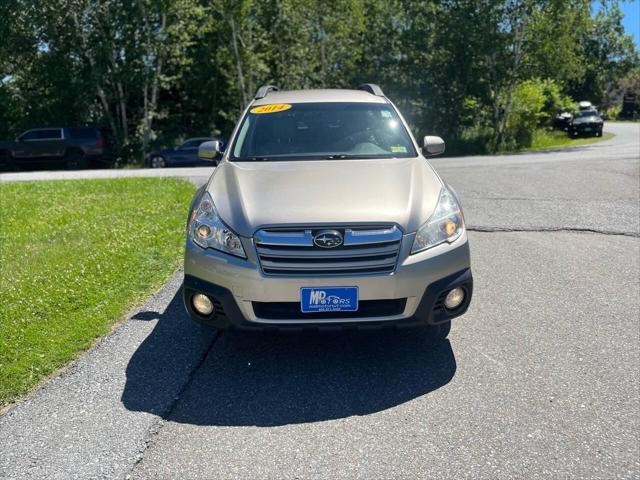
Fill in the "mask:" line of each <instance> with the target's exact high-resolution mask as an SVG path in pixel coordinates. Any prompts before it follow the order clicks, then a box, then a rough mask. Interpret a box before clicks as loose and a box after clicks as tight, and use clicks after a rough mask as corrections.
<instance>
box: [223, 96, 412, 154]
mask: <svg viewBox="0 0 640 480" xmlns="http://www.w3.org/2000/svg"><path fill="white" fill-rule="evenodd" d="M415 156H416V152H415V149H414V148H413V144H412V142H411V139H410V137H409V134H408V133H407V131H406V129H405V128H404V126H403V125H402V122H401V121H400V118H399V117H398V115H397V113H396V112H395V110H394V109H393V107H391V105H389V104H380V103H296V104H274V105H263V106H260V107H254V108H252V109H251V110H250V111H249V113H248V114H247V115H246V116H245V118H244V120H243V122H242V125H241V126H240V130H239V132H238V135H237V138H236V140H235V143H234V146H233V150H232V155H231V158H230V160H232V161H233V160H235V161H257V160H313V159H345V158H394V157H415Z"/></svg>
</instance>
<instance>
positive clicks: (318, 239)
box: [313, 230, 343, 248]
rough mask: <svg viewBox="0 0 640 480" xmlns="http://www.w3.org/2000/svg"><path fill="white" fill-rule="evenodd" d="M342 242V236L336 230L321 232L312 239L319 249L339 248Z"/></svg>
mask: <svg viewBox="0 0 640 480" xmlns="http://www.w3.org/2000/svg"><path fill="white" fill-rule="evenodd" d="M342 241H343V239H342V234H341V233H340V232H339V231H337V230H322V231H320V232H318V233H316V235H315V236H314V237H313V243H314V244H315V245H316V246H318V247H321V248H334V247H339V246H340V245H342Z"/></svg>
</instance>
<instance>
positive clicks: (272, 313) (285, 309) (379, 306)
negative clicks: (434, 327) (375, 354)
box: [252, 298, 407, 320]
mask: <svg viewBox="0 0 640 480" xmlns="http://www.w3.org/2000/svg"><path fill="white" fill-rule="evenodd" d="M406 303H407V299H406V298H395V299H391V300H361V301H360V302H359V303H358V310H357V311H355V312H312V313H302V312H301V311H300V302H252V304H253V312H254V313H255V314H256V317H258V318H262V319H265V320H314V319H317V320H322V319H333V318H364V317H372V318H373V317H392V316H394V315H400V314H402V312H404V307H405V305H406Z"/></svg>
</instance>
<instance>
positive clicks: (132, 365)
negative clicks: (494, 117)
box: [0, 124, 640, 479]
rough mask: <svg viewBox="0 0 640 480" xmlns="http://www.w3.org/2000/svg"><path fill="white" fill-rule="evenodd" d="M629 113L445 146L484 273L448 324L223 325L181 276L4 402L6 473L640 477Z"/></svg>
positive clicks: (639, 159)
mask: <svg viewBox="0 0 640 480" xmlns="http://www.w3.org/2000/svg"><path fill="white" fill-rule="evenodd" d="M607 127H608V128H607V130H610V131H612V132H614V133H615V134H616V136H615V137H614V138H613V139H611V140H608V141H605V142H601V143H597V144H594V145H590V146H584V147H577V148H574V149H563V150H560V151H553V152H537V153H527V154H519V155H504V156H486V157H465V158H442V159H435V160H433V164H434V166H435V167H436V169H437V170H438V172H439V173H440V174H441V175H442V176H443V178H444V179H445V180H446V181H447V182H448V183H450V184H451V185H452V186H453V187H454V188H455V189H456V191H457V192H458V194H459V195H460V197H461V199H462V202H463V206H464V208H465V215H466V221H467V225H468V226H469V229H470V241H471V249H472V264H473V272H474V280H475V289H474V299H473V302H472V305H471V308H470V309H469V311H468V313H467V314H466V315H465V316H463V317H461V318H459V319H458V320H456V321H455V323H454V326H453V329H452V332H451V334H450V336H449V339H448V340H447V341H444V342H441V343H437V344H430V343H429V342H428V341H427V339H426V338H425V337H424V335H423V334H421V333H420V331H411V330H408V331H398V332H361V333H358V332H351V333H331V334H317V335H294V334H281V335H273V334H270V335H253V334H251V335H247V334H238V333H217V332H212V331H206V330H205V331H202V330H200V329H199V327H197V326H196V325H194V324H192V323H191V322H190V321H188V319H187V318H186V317H185V314H184V312H183V309H182V305H181V300H180V297H179V287H180V273H178V274H176V275H175V276H174V277H173V278H172V279H171V281H170V282H169V283H168V284H167V285H166V286H165V287H164V288H163V289H162V290H161V291H160V292H158V294H157V295H155V296H153V298H151V299H149V301H148V302H147V304H145V305H143V306H142V307H141V308H139V309H137V310H136V311H134V312H131V315H130V318H129V319H127V320H126V321H124V322H123V323H122V324H121V326H120V327H119V328H117V329H116V330H115V331H114V332H113V333H112V334H110V335H108V336H107V337H106V338H105V339H104V340H103V341H102V342H100V343H99V344H98V345H97V346H96V347H95V348H94V349H92V350H91V351H90V352H89V353H88V354H87V355H85V356H83V357H82V358H80V359H79V360H78V361H76V362H74V363H73V364H72V365H71V366H70V367H69V368H68V369H66V370H65V371H64V372H62V373H61V375H59V376H58V377H56V378H54V379H53V380H51V381H49V382H46V383H45V384H44V385H43V386H42V387H41V388H39V389H38V390H36V391H34V392H33V393H32V394H30V395H29V396H28V397H27V398H26V399H25V400H24V401H22V402H20V403H19V404H18V405H16V406H15V407H14V408H12V409H11V410H10V411H9V412H8V413H6V414H5V415H4V416H3V417H1V418H0V477H2V478H45V477H46V478H61V479H62V478H65V479H66V478H251V479H257V478H300V479H305V478H363V479H365V478H366V479H371V478H470V477H472V478H492V479H493V478H514V477H516V478H525V477H526V478H607V479H609V478H638V476H639V475H640V433H639V432H640V386H639V383H638V380H637V379H638V378H640V327H639V324H638V320H639V318H640V280H639V279H640V238H639V236H640V224H639V222H640V124H608V125H607ZM94 172H96V171H94ZM111 172H113V171H111ZM140 172H144V171H138V173H136V174H143V173H140ZM167 172H169V171H168V170H166V171H161V172H160V173H157V172H156V171H152V172H151V174H154V175H156V174H163V175H164V174H167ZM208 172H210V169H208V170H207V171H203V172H200V169H188V170H187V169H185V170H179V171H178V170H176V171H172V172H171V174H172V175H180V176H185V177H187V178H191V179H192V180H194V181H196V182H199V183H202V182H203V181H206V177H207V175H208ZM25 173H27V172H25ZM63 173H64V174H65V175H69V176H74V175H86V174H87V173H86V172H82V174H75V173H73V172H63ZM7 175H11V177H7ZM16 175H18V176H21V177H19V178H16ZM33 175H36V174H33ZM38 175H39V174H38ZM96 175H97V176H100V175H102V173H100V172H98V173H96ZM27 177H28V175H25V174H2V175H0V181H11V180H27V179H29V178H27Z"/></svg>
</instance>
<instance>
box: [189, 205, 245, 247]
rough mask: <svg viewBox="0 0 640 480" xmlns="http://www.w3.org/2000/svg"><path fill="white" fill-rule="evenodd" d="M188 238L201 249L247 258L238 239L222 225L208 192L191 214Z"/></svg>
mask: <svg viewBox="0 0 640 480" xmlns="http://www.w3.org/2000/svg"><path fill="white" fill-rule="evenodd" d="M189 236H190V237H191V240H193V242H194V243H195V244H196V245H199V246H200V247H202V248H214V249H216V250H220V251H222V252H225V253H230V254H231V255H235V256H237V257H242V258H247V255H246V254H245V253H244V248H242V243H241V242H240V237H238V235H236V234H235V233H234V232H233V231H232V230H231V229H230V228H229V227H227V226H226V225H225V224H224V223H222V220H220V217H219V216H218V212H217V211H216V207H215V206H214V205H213V200H211V195H209V193H208V192H205V193H204V195H202V198H201V199H200V203H199V204H198V208H196V209H195V210H194V211H193V213H192V214H191V220H190V221H189Z"/></svg>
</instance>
